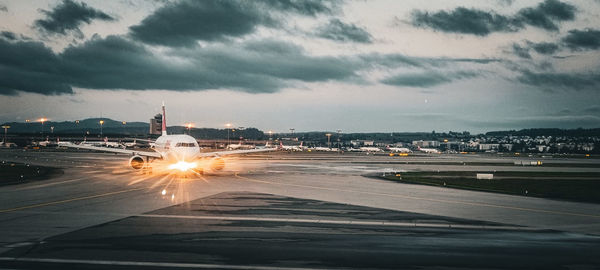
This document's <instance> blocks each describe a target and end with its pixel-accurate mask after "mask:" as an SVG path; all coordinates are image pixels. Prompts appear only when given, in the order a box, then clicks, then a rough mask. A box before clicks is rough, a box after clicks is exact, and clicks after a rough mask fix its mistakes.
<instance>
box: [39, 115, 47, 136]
mask: <svg viewBox="0 0 600 270" xmlns="http://www.w3.org/2000/svg"><path fill="white" fill-rule="evenodd" d="M47 120H48V119H46V118H45V117H42V118H40V122H42V137H44V122H46V121H47Z"/></svg>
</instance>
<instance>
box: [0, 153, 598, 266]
mask: <svg viewBox="0 0 600 270" xmlns="http://www.w3.org/2000/svg"><path fill="white" fill-rule="evenodd" d="M513 159H514V158H503V157H490V156H446V155H442V156H437V157H427V156H419V157H413V158H412V159H399V158H398V157H395V158H392V157H386V156H366V155H360V154H350V155H343V156H340V155H337V154H306V153H292V154H287V153H274V154H264V155H253V156H247V157H240V158H236V159H233V160H229V161H228V164H229V165H228V167H227V168H226V170H225V171H224V172H222V173H219V174H213V175H210V174H209V175H205V176H203V177H194V178H185V179H169V178H164V177H162V176H159V175H141V174H139V173H135V172H131V171H130V170H128V169H127V168H126V162H127V156H123V155H114V154H102V153H85V152H82V153H76V152H29V151H25V152H23V151H22V150H20V151H14V150H10V151H4V150H3V151H0V160H6V161H15V162H30V163H32V164H39V165H51V166H57V167H61V168H63V170H64V174H63V175H62V176H59V177H56V178H53V179H49V180H45V181H38V182H28V183H25V184H20V185H10V186H3V187H0V205H1V207H0V241H1V243H0V246H1V248H0V251H2V252H3V253H2V254H0V257H2V258H1V259H0V266H6V267H14V268H21V267H23V268H31V267H33V268H47V267H50V268H51V267H55V268H60V267H61V266H65V265H77V266H78V268H81V267H89V268H94V267H106V268H107V269H113V268H114V267H122V268H147V267H157V268H232V269H268V267H287V268H300V269H303V268H335V267H338V266H343V267H347V268H352V267H357V268H363V267H372V268H397V267H399V266H404V267H407V266H417V265H424V266H426V267H435V266H436V265H435V264H432V263H427V264H423V262H428V261H429V260H428V259H427V258H433V257H435V256H439V254H446V253H444V249H446V251H445V252H449V251H448V250H456V249H457V248H458V244H457V243H459V242H460V243H462V244H461V245H460V246H461V248H465V247H464V246H463V245H467V246H469V248H466V249H460V250H462V251H461V252H456V253H452V252H451V254H446V255H444V256H442V257H439V258H440V260H441V261H443V262H447V265H450V266H452V267H463V268H464V267H473V268H478V267H482V266H488V265H486V264H485V263H483V262H486V261H487V262H488V263H490V264H491V263H492V262H498V263H499V262H501V261H505V260H506V259H507V258H510V256H513V257H514V258H517V259H516V260H515V261H514V262H515V263H518V262H520V263H521V264H520V265H525V266H526V268H527V267H531V268H535V267H540V266H550V265H554V263H556V262H559V263H561V264H562V265H568V264H574V263H576V262H583V265H584V266H586V265H587V266H597V265H600V261H599V260H598V259H596V258H595V256H591V255H590V254H593V253H588V252H596V253H597V252H598V251H600V238H599V235H600V207H599V206H598V205H596V204H588V203H577V202H566V201H558V200H549V199H540V198H531V197H524V196H512V195H502V194H494V193H483V192H474V191H465V190H457V189H446V188H439V187H432V186H421V185H409V184H401V183H394V182H389V181H384V180H379V179H374V178H370V177H365V176H364V175H372V174H378V173H383V172H386V171H402V170H459V169H461V170H473V171H478V170H490V169H491V170H541V169H544V170H550V171H600V166H597V167H594V164H595V163H594V162H597V160H582V161H580V162H583V163H589V164H591V165H590V166H586V167H576V166H573V167H568V166H567V167H564V166H563V167H546V168H527V167H517V166H493V165H482V166H465V165H461V164H462V163H461V162H472V161H485V162H505V163H509V162H512V160H513ZM408 161H410V162H411V163H413V164H401V163H402V162H408ZM441 161H452V162H457V164H456V165H435V164H427V163H428V162H433V163H435V162H441ZM414 162H425V163H424V164H414ZM545 162H556V163H561V164H564V163H570V162H574V161H572V160H557V159H553V160H552V161H545ZM574 163H575V162H574ZM578 163H579V162H578ZM273 200H275V201H276V203H273ZM307 205H308V206H310V207H309V209H308V210H307V209H306V207H307ZM311 205H312V206H311ZM314 205H318V206H319V207H314ZM207 208H210V209H207ZM215 223H218V224H221V225H222V226H221V225H219V226H216V225H214V224H215ZM120 224H125V225H123V226H121V225H120ZM223 224H226V226H225V225H223ZM232 224H233V225H232ZM249 224H251V225H249ZM211 226H212V227H211ZM215 226H216V227H215ZM225 227H227V229H225ZM207 228H208V229H207ZM210 228H212V229H214V231H211V230H209V229H210ZM248 228H250V229H248ZM307 228H308V229H307ZM219 231H226V232H228V233H234V234H235V237H233V238H232V236H231V235H223V233H219ZM298 232H301V233H302V236H301V237H299V235H298V234H297V233H298ZM330 233H331V234H335V235H337V237H332V238H327V237H326V236H327V235H328V234H330ZM132 234H133V235H135V237H133V236H132ZM190 234H203V237H208V238H210V239H211V240H210V241H208V240H206V239H205V238H198V239H204V240H202V241H200V240H194V241H192V242H193V243H195V244H190V245H189V246H188V247H189V248H190V249H191V250H192V251H189V252H190V253H189V254H193V256H192V255H190V256H191V257H188V258H186V257H181V256H178V255H177V252H167V250H168V249H169V248H175V247H176V246H178V244H181V245H183V244H182V243H184V242H185V241H184V240H183V239H188V238H189V237H191V238H192V239H196V238H194V237H192V236H191V235H190ZM82 235H83V236H85V237H84V238H85V239H86V240H85V242H86V243H88V241H91V242H89V243H92V244H93V243H94V241H96V240H93V239H92V240H90V239H89V238H90V237H91V236H93V237H92V238H95V239H97V240H98V239H104V240H102V241H101V242H102V243H96V244H98V245H106V244H110V243H109V242H106V241H108V240H106V239H109V238H110V239H115V241H117V244H115V245H117V246H116V247H115V250H121V251H122V252H124V253H127V254H129V255H128V256H127V258H124V257H120V256H121V255H119V256H117V255H116V254H115V253H114V251H110V250H109V249H101V250H98V249H96V248H90V249H89V250H88V251H89V252H88V253H86V252H82V253H81V254H80V253H61V252H60V250H64V247H65V246H64V245H68V246H69V247H73V248H75V247H78V250H86V249H87V248H88V247H87V246H86V245H84V244H83V242H82V241H79V240H73V239H77V237H80V236H82ZM153 235H163V236H164V237H163V238H161V240H160V241H166V242H167V244H165V245H166V246H161V245H160V244H157V245H158V246H157V247H156V248H157V249H158V250H156V253H152V254H153V255H152V256H150V255H149V254H148V253H147V251H143V252H142V251H140V250H139V248H140V246H143V245H142V244H141V243H144V244H145V245H148V243H152V241H154V240H156V239H153V237H155V236H153ZM377 235H379V236H377ZM74 236H77V237H75V238H73V237H74ZM408 236H410V237H408ZM439 236H443V237H439ZM113 237H114V238H113ZM120 237H125V238H120ZM131 237H133V238H131ZM148 237H149V238H148ZM182 237H183V238H182ZM240 237H241V238H244V239H246V240H247V241H249V242H244V243H245V244H243V245H240V246H238V244H239V241H234V240H232V239H238V238H240ZM324 237H325V238H327V239H324ZM248 238H250V239H248ZM118 239H121V240H118ZM124 239H128V241H131V242H132V244H131V246H127V247H121V246H118V243H122V242H119V241H124ZM149 239H150V240H149ZM265 239H267V240H265ZM269 239H270V240H269ZM273 239H276V240H273ZM298 239H311V240H309V241H307V242H303V241H304V240H303V241H300V240H298ZM205 240H206V241H205ZM98 241H100V240H98ZM157 241H158V240H157ZM170 241H173V242H170ZM298 241H300V242H301V243H303V245H300V246H297V243H298ZM499 241H500V242H499ZM274 242H275V243H277V244H276V245H273V243H274ZM136 243H138V244H139V245H138V244H136ZM185 243H187V242H185ZM200 243H202V245H205V244H206V245H208V246H211V245H212V246H213V247H214V245H217V246H219V248H218V249H215V250H217V251H219V250H220V251H223V252H225V251H226V250H228V249H227V248H228V247H229V248H232V249H235V250H237V252H238V255H239V254H247V252H249V251H251V250H252V249H253V248H254V247H256V246H257V245H258V246H260V247H261V248H263V249H264V250H276V248H279V249H282V250H287V251H288V252H293V253H294V254H296V256H295V257H294V256H291V257H289V256H288V257H286V256H283V255H281V253H275V254H279V258H281V260H276V258H277V257H278V256H275V255H273V256H271V255H268V253H269V252H263V253H265V254H263V253H260V252H259V253H260V254H258V255H256V254H255V255H253V256H254V257H255V258H256V260H254V261H253V260H250V261H248V260H247V259H244V258H237V257H235V256H237V255H236V254H230V253H228V252H225V253H223V252H221V253H219V252H216V251H215V252H216V253H215V254H212V255H211V254H209V253H210V252H209V250H210V249H208V248H207V247H204V248H200V247H199V246H200ZM217 243H218V244H217ZM315 243H319V245H317V244H315ZM369 243H370V244H369ZM321 244H322V245H321ZM365 245H367V246H369V245H372V246H373V250H374V251H378V252H381V254H387V255H390V256H391V255H393V256H396V258H409V257H411V256H412V257H415V258H419V259H420V261H419V260H416V259H414V260H400V259H398V260H387V259H383V258H379V257H377V258H379V261H380V262H382V263H371V264H369V263H367V264H360V263H359V261H362V260H358V258H362V259H363V260H366V259H365V258H366V257H364V256H367V255H369V254H370V255H369V256H374V255H373V252H370V251H369V250H368V248H365V247H366V246H365ZM150 246H152V245H150ZM406 246H410V247H412V248H411V249H407V248H406ZM471 246H472V247H471ZM499 246H503V247H505V248H506V247H510V249H511V250H514V252H512V251H511V252H509V254H508V255H506V256H508V257H506V256H504V255H502V256H499V255H498V253H501V254H503V252H506V250H505V249H502V250H500V249H494V248H498V247H499ZM234 247H235V248H234ZM348 247H353V248H350V249H349V248H348ZM433 247H436V248H433ZM313 249H314V250H313ZM582 249H583V250H586V252H583V253H581V252H580V253H577V252H575V251H576V250H582ZM348 250H351V251H348ZM483 250H486V251H485V252H484V251H483ZM519 250H521V251H525V250H527V252H525V255H518V252H517V251H519ZM317 251H322V252H323V254H321V255H322V256H321V255H319V254H318V252H317ZM128 252H129V253H128ZM343 252H346V253H347V254H346V255H344V256H343V255H342V253H343ZM348 252H349V253H348ZM390 252H391V253H390ZM255 253H256V252H255ZM538 253H539V254H555V255H556V257H554V259H555V260H541V259H540V260H538V261H539V264H535V263H531V264H523V263H525V262H526V261H527V259H528V258H531V257H529V256H533V257H535V258H537V257H536V256H538V255H532V254H538ZM65 254H68V255H65ZM90 254H93V255H94V256H91V255H90ZM261 254H262V255H261ZM474 254H475V255H477V256H476V258H477V261H478V262H482V263H471V264H465V263H461V260H459V259H458V258H463V259H464V258H465V256H467V257H468V255H471V256H473V255H474ZM527 254H529V255H527ZM560 254H563V255H564V256H559V255H560ZM209 255H210V256H209ZM317 255H319V256H317ZM509 255H510V256H509ZM526 255H527V256H526ZM567 255H569V256H567ZM588 255H589V256H588ZM211 256H212V257H211ZM315 256H316V257H315ZM382 256H383V255H382ZM540 256H541V255H540ZM16 258H19V260H16ZM98 258H102V259H98ZM224 258H227V259H224ZM308 258H316V259H315V260H313V261H310V260H308ZM327 258H338V259H336V260H335V262H337V263H327ZM352 258H355V259H354V260H353V259H352ZM540 258H541V257H540ZM569 258H570V259H569ZM52 260H54V261H52ZM368 261H371V260H367V262H368ZM108 262H110V263H108ZM419 262H420V263H419ZM153 263H154V264H153ZM161 263H165V264H164V265H161ZM441 265H444V264H441ZM516 265H517V264H508V263H504V264H502V263H500V264H495V265H494V266H495V267H497V268H510V267H514V266H516ZM252 267H257V268H252ZM265 267H266V268H265ZM94 269H96V268H94ZM584 269H585V268H584Z"/></svg>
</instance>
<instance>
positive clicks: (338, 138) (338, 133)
mask: <svg viewBox="0 0 600 270" xmlns="http://www.w3.org/2000/svg"><path fill="white" fill-rule="evenodd" d="M336 131H337V135H338V136H337V141H338V150H339V149H340V134H341V133H342V130H341V129H338V130H336Z"/></svg>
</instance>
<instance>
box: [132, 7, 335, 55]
mask: <svg viewBox="0 0 600 270" xmlns="http://www.w3.org/2000/svg"><path fill="white" fill-rule="evenodd" d="M333 3H334V2H333V1H324V2H321V1H316V0H284V1H275V0H263V1H233V0H215V1H194V0H183V1H179V2H175V3H168V4H166V5H165V6H163V7H162V8H159V9H158V10H156V11H155V12H154V13H153V14H151V15H149V16H148V17H146V18H145V19H144V20H143V21H142V22H141V23H140V24H139V25H135V26H132V27H130V31H131V36H132V37H133V38H135V39H137V40H140V41H143V42H145V43H148V44H155V45H164V46H174V47H190V46H193V45H195V44H196V42H197V41H198V40H205V41H214V40H222V39H225V38H228V37H240V36H244V35H247V34H250V33H252V32H254V31H255V30H256V28H257V27H258V26H268V27H274V26H278V25H280V24H281V23H280V20H279V19H278V17H277V16H276V15H275V14H274V13H277V12H279V13H295V14H300V15H308V16H314V15H316V14H319V13H330V12H331V11H332V8H333V6H334V5H333ZM282 20H283V19H282Z"/></svg>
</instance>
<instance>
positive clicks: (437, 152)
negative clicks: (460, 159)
mask: <svg viewBox="0 0 600 270" xmlns="http://www.w3.org/2000/svg"><path fill="white" fill-rule="evenodd" d="M418 150H419V151H421V152H424V153H428V154H440V153H441V152H440V150H437V149H435V148H421V147H419V148H418Z"/></svg>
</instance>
